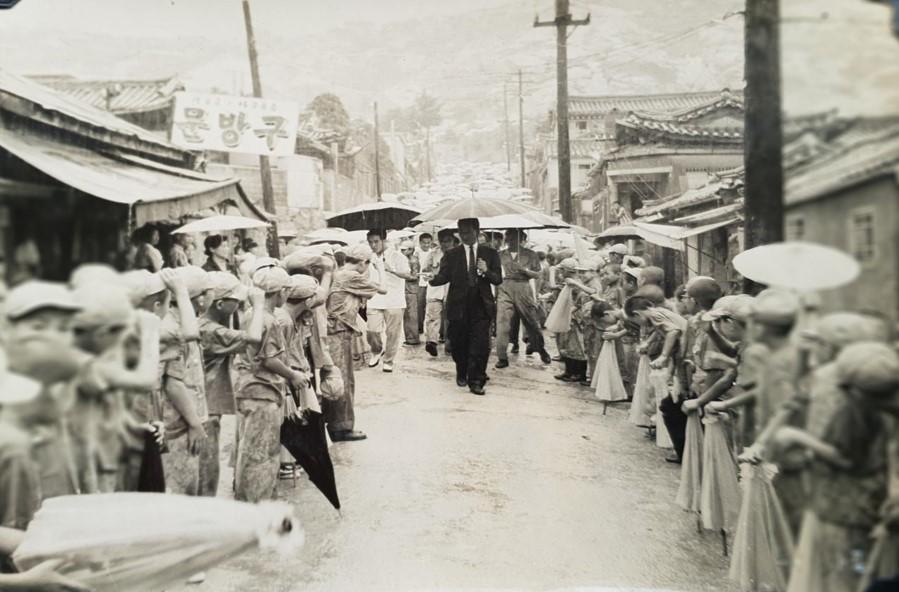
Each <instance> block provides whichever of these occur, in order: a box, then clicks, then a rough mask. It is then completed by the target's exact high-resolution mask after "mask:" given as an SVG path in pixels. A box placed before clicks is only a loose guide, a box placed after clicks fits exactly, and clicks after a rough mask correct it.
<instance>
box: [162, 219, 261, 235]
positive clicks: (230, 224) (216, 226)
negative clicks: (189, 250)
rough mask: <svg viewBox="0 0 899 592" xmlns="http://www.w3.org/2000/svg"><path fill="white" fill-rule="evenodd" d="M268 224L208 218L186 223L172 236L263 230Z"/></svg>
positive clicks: (258, 221)
mask: <svg viewBox="0 0 899 592" xmlns="http://www.w3.org/2000/svg"><path fill="white" fill-rule="evenodd" d="M268 225H269V224H268V222H263V221H261V220H257V219H255V218H247V217H245V216H210V217H209V218H203V219H202V220H196V221H195V222H188V223H187V224H185V225H184V226H182V227H181V228H178V229H177V230H173V231H172V232H173V233H174V234H193V233H196V232H224V231H226V230H245V229H248V228H265V227H267V226H268Z"/></svg>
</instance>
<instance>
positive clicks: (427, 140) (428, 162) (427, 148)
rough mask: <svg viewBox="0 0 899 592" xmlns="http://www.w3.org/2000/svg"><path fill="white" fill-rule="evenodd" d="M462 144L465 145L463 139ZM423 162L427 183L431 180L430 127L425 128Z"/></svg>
mask: <svg viewBox="0 0 899 592" xmlns="http://www.w3.org/2000/svg"><path fill="white" fill-rule="evenodd" d="M462 145H463V146H464V145H465V141H464V140H463V142H462ZM425 164H426V167H427V172H428V183H430V182H431V128H430V127H426V128H425Z"/></svg>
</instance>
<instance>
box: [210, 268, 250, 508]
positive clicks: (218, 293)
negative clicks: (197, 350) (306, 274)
mask: <svg viewBox="0 0 899 592" xmlns="http://www.w3.org/2000/svg"><path fill="white" fill-rule="evenodd" d="M209 285H210V286H211V294H210V301H211V304H210V306H209V308H207V310H206V313H205V314H204V315H203V316H202V317H201V318H200V319H199V329H200V343H201V345H202V349H203V370H204V374H205V381H206V404H207V407H208V411H209V421H208V422H207V424H206V427H205V431H206V441H205V444H204V446H203V449H202V451H201V453H200V483H199V495H204V496H209V497H215V496H216V494H217V492H218V482H219V474H220V465H219V463H220V461H219V451H220V433H221V418H222V416H223V415H234V414H235V412H236V401H235V396H234V384H233V382H232V370H233V368H234V358H235V356H236V355H237V354H239V353H242V352H244V351H246V349H247V346H249V345H259V343H260V342H261V341H262V330H263V321H264V314H263V311H264V308H265V294H264V293H263V292H262V291H261V290H259V289H258V288H251V289H249V290H247V289H246V287H245V286H244V285H243V284H241V283H240V280H238V279H237V278H236V277H234V276H233V275H231V274H230V273H227V272H223V271H211V272H209ZM243 302H248V303H249V305H250V307H251V314H250V315H249V321H248V323H247V325H246V331H240V330H237V329H232V328H231V327H230V319H231V318H232V317H233V315H234V313H235V312H236V310H237V308H238V307H239V306H240V304H241V303H243Z"/></svg>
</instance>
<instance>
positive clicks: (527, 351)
mask: <svg viewBox="0 0 899 592" xmlns="http://www.w3.org/2000/svg"><path fill="white" fill-rule="evenodd" d="M532 353H534V348H533V347H531V344H530V343H529V344H528V346H527V347H526V348H524V355H526V356H529V355H531V354H532Z"/></svg>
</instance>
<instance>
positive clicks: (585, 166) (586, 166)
mask: <svg viewBox="0 0 899 592" xmlns="http://www.w3.org/2000/svg"><path fill="white" fill-rule="evenodd" d="M577 168H579V169H580V170H582V171H589V170H590V169H591V168H593V165H592V164H590V163H586V164H579V165H577Z"/></svg>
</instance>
